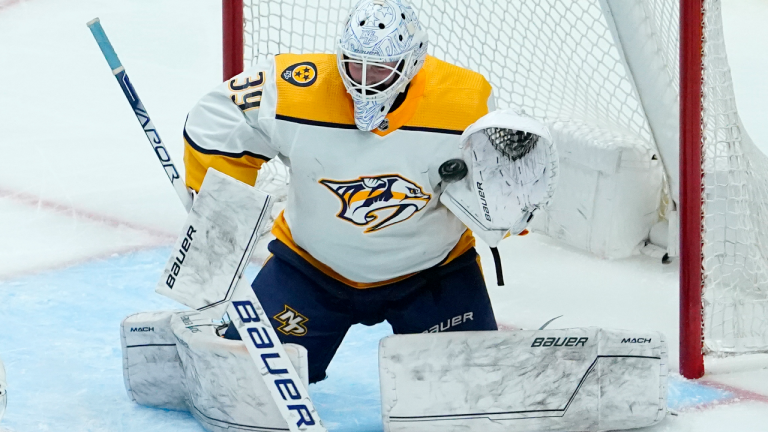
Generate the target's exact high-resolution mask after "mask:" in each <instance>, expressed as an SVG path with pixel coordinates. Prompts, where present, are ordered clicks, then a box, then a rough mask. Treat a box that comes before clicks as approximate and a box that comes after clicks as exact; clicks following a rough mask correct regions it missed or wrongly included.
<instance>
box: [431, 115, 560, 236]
mask: <svg viewBox="0 0 768 432" xmlns="http://www.w3.org/2000/svg"><path fill="white" fill-rule="evenodd" d="M460 149H461V153H462V159H461V161H463V162H464V164H466V167H467V169H466V175H465V176H463V178H460V179H459V177H462V176H461V175H455V174H454V175H449V174H448V173H447V172H443V171H445V170H442V169H441V177H442V179H443V181H444V182H446V183H449V184H448V186H447V187H446V188H445V192H444V193H443V194H442V195H441V197H440V202H442V203H443V204H444V205H445V206H446V207H448V209H449V210H451V212H452V213H453V214H454V215H456V217H458V218H459V219H460V220H461V221H462V222H464V224H465V225H467V227H469V229H471V230H472V231H473V232H474V233H475V234H476V235H477V236H478V237H480V238H481V239H482V240H483V241H484V242H486V243H487V244H488V245H489V246H491V247H492V248H493V247H496V245H498V243H499V242H500V241H501V239H503V238H504V237H505V236H506V235H507V233H512V234H519V233H520V232H522V231H523V230H524V229H525V227H526V226H527V225H528V222H530V220H531V219H532V218H533V215H534V213H535V212H536V211H537V210H539V209H541V208H543V207H545V206H546V205H547V204H549V202H550V201H551V200H552V196H553V195H554V191H555V185H556V183H557V172H558V159H557V151H556V149H555V145H554V143H553V142H552V137H551V136H550V133H549V130H548V129H547V127H546V126H545V125H544V124H543V123H541V122H539V121H537V120H535V119H533V118H531V117H528V116H525V115H522V114H518V113H517V112H515V111H513V110H499V111H494V112H491V113H489V114H487V115H485V116H483V117H482V118H481V119H480V120H478V121H477V122H475V123H474V124H472V125H470V126H469V127H468V128H467V129H466V130H465V131H464V133H463V134H462V135H461V145H460ZM446 164H450V165H453V167H447V166H446ZM446 164H444V166H445V167H446V168H448V170H447V171H449V172H452V173H456V172H459V173H460V172H461V171H463V170H462V169H461V167H460V166H459V167H457V166H456V165H462V164H461V163H460V162H458V161H448V162H446ZM451 168H452V169H451ZM451 181H453V182H451Z"/></svg>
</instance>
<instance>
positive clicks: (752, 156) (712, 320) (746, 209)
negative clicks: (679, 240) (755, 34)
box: [702, 0, 768, 352]
mask: <svg viewBox="0 0 768 432" xmlns="http://www.w3.org/2000/svg"><path fill="white" fill-rule="evenodd" d="M706 10H707V13H706V15H705V27H704V40H705V45H704V62H705V68H704V88H705V92H704V115H703V119H704V129H703V132H704V143H703V150H704V153H705V157H704V197H705V199H704V203H705V204H704V206H705V207H704V221H705V223H704V242H703V255H704V296H703V297H704V298H703V302H702V304H703V308H704V335H705V337H704V343H705V349H706V350H709V351H714V352H749V351H765V350H767V349H768V260H766V258H768V250H766V248H767V247H768V233H766V231H765V230H766V227H768V225H767V224H768V208H766V203H768V159H766V156H765V155H764V154H763V153H762V152H760V150H758V149H757V148H756V147H755V145H754V144H753V143H752V140H750V138H749V136H748V135H747V133H746V131H745V130H744V127H743V126H742V124H741V120H740V119H739V115H738V113H737V111H736V100H735V99H734V92H733V82H732V80H731V71H730V68H729V66H728V58H727V56H726V52H725V42H724V38H723V24H722V19H721V14H720V1H719V0H708V1H707V2H706Z"/></svg>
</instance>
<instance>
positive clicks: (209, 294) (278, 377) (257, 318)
mask: <svg viewBox="0 0 768 432" xmlns="http://www.w3.org/2000/svg"><path fill="white" fill-rule="evenodd" d="M88 28H90V30H91V33H93V36H94V38H96V42H98V44H99V47H100V48H101V52H102V53H103V54H104V57H105V58H106V59H107V63H109V66H110V68H112V73H113V74H114V75H115V78H117V81H118V83H119V84H120V87H121V88H122V89H123V93H125V96H126V98H127V99H128V102H129V103H130V104H131V107H132V108H133V111H134V114H136V118H137V119H138V120H139V123H141V125H142V127H143V128H144V132H145V133H146V135H147V138H148V139H149V141H150V143H151V144H152V147H153V148H154V150H155V154H156V155H157V158H158V159H159V160H160V162H161V164H162V165H163V168H164V169H165V172H166V174H167V175H168V178H169V180H171V184H173V187H174V189H176V193H177V194H178V195H179V198H180V199H181V202H182V204H184V207H185V208H186V209H187V211H188V212H189V216H188V218H187V222H186V224H185V227H184V230H183V231H182V232H183V234H182V236H181V238H179V240H178V242H177V245H176V246H177V247H176V248H175V250H179V251H182V253H183V258H182V259H181V261H178V260H176V259H175V257H174V256H171V260H170V261H169V263H168V265H167V266H166V271H165V272H164V273H163V276H164V277H163V279H162V280H161V283H160V285H161V287H162V285H163V282H166V283H167V277H168V276H169V275H172V276H174V277H177V278H178V279H176V281H177V282H176V283H175V284H171V285H170V286H169V288H170V291H172V292H173V294H174V295H173V296H169V295H168V294H167V293H164V292H161V291H158V292H160V293H161V294H164V295H166V296H169V297H171V298H173V299H174V300H176V301H179V302H181V303H183V304H185V305H187V306H189V307H191V308H193V309H198V310H205V309H208V308H209V307H210V306H212V304H210V299H211V298H213V299H224V301H226V300H229V298H231V300H232V301H231V303H230V304H229V305H228V309H227V310H228V311H229V315H230V317H232V318H233V319H232V325H234V326H235V328H236V329H237V331H238V333H240V337H241V339H242V340H243V343H244V344H245V346H246V348H247V350H248V353H249V354H250V356H251V358H252V359H253V361H254V363H255V366H256V368H257V370H258V371H259V373H260V375H261V377H262V379H263V380H264V382H265V383H266V384H267V387H268V388H269V391H270V395H271V396H272V399H273V400H274V402H275V404H276V405H277V408H278V410H279V411H280V414H281V416H282V417H283V419H284V420H285V421H286V423H287V425H288V428H289V430H290V431H291V432H327V431H326V429H325V428H324V427H323V425H322V422H321V421H320V417H319V416H318V414H317V411H316V410H315V407H314V404H313V403H312V400H311V399H310V397H309V393H308V392H307V389H306V388H305V387H304V385H303V384H302V382H301V380H300V378H299V375H298V373H297V372H296V369H295V368H294V367H293V364H292V363H291V361H290V360H289V359H288V355H287V354H286V352H285V349H284V348H283V346H282V344H281V343H280V340H279V339H278V338H277V334H276V333H275V330H274V328H273V327H272V325H271V323H270V322H269V317H268V316H267V315H266V313H265V312H264V309H263V308H262V306H261V304H260V303H259V300H258V298H256V295H255V294H254V292H253V290H251V288H250V285H249V284H248V283H246V282H244V280H243V278H242V274H243V270H244V269H245V266H244V265H237V266H235V270H234V275H230V277H231V278H232V279H231V280H232V281H233V283H237V286H241V285H242V286H241V288H239V289H238V288H235V289H234V290H232V288H234V287H233V286H231V285H230V286H229V287H226V286H223V285H221V284H218V283H206V284H201V285H198V286H192V288H197V289H196V290H195V289H193V290H184V289H182V287H181V286H179V285H180V284H182V283H183V282H181V281H182V276H181V275H182V271H183V270H185V271H187V272H189V271H191V270H192V268H190V266H191V265H192V264H191V263H193V262H195V260H194V259H192V257H191V255H192V254H193V253H195V252H196V251H199V249H198V247H199V246H200V240H197V241H196V240H195V239H194V238H193V237H192V234H193V233H194V232H196V231H197V229H200V230H201V232H207V231H208V230H203V229H202V227H203V226H205V224H206V223H208V224H210V223H211V221H212V220H213V218H203V217H201V214H204V213H205V210H206V209H207V208H210V206H209V205H206V195H207V193H206V192H204V189H205V183H206V182H207V181H209V179H208V177H211V178H210V181H216V179H217V178H218V179H219V181H220V182H222V181H223V182H224V183H227V182H230V184H234V185H235V186H232V187H233V188H234V189H229V190H230V191H232V190H236V189H240V190H242V188H243V187H244V188H246V189H248V192H247V193H245V195H242V196H241V197H247V195H249V194H253V193H254V192H255V193H257V194H262V195H263V197H264V201H263V202H262V203H260V208H261V210H262V211H261V215H260V216H259V217H258V218H257V220H256V221H253V225H255V227H253V230H252V233H253V234H255V235H257V236H258V233H259V232H260V227H261V224H262V223H263V221H264V219H265V217H264V215H265V214H267V213H268V212H269V210H270V208H271V199H270V197H269V195H268V194H266V193H263V192H258V191H255V190H253V188H251V187H250V186H245V185H244V184H243V185H242V186H237V183H239V182H237V181H235V180H234V179H232V178H231V177H228V176H222V175H221V174H219V176H216V175H213V176H209V175H206V181H205V182H204V185H203V188H201V190H200V195H199V196H198V199H197V200H195V208H194V209H193V208H192V205H193V202H192V197H191V196H190V194H189V192H188V191H187V189H186V187H185V185H184V182H183V180H182V179H181V176H180V175H179V172H178V170H176V167H175V166H174V165H173V161H171V157H170V155H169V154H168V151H167V150H166V149H165V147H164V146H163V142H162V140H161V139H160V135H159V134H158V133H157V130H156V129H155V127H154V125H153V124H152V121H151V120H150V118H149V115H148V114H147V111H146V109H144V105H143V104H142V103H141V100H140V99H139V96H138V94H137V93H136V90H135V89H134V88H133V86H132V85H131V82H130V80H129V79H128V75H126V73H125V68H124V67H123V66H122V64H121V63H120V60H119V59H118V58H117V54H116V53H115V50H114V48H113V47H112V44H111V43H110V42H109V39H108V38H107V35H106V33H105V32H104V29H103V28H102V27H101V23H100V21H99V19H98V18H96V19H94V20H92V21H90V22H89V23H88ZM209 174H210V172H209ZM227 179H228V180H227ZM214 189H216V190H217V191H220V192H221V191H223V190H224V189H225V188H223V187H222V188H214ZM222 193H223V192H222ZM251 200H254V198H253V197H252V198H251ZM256 201H258V199H256ZM238 204H244V203H243V201H238ZM238 207H239V208H240V210H241V211H242V210H243V206H242V205H238ZM235 213H236V212H234V211H233V212H229V216H230V217H232V216H234V215H235ZM192 223H194V224H195V226H196V227H197V229H195V227H193V226H192ZM225 225H226V226H227V227H229V226H232V225H237V223H236V222H235V223H233V224H225ZM207 228H210V229H211V230H216V229H224V228H223V227H220V226H208V227H207ZM213 237H214V239H213V240H216V238H217V236H213ZM251 240H253V241H249V242H248V244H247V245H245V247H244V250H243V251H242V252H243V255H242V256H235V258H236V259H238V260H239V263H240V264H242V263H244V262H248V261H249V260H250V255H251V253H252V252H253V247H254V245H255V244H256V241H257V240H258V239H257V238H256V239H251ZM193 242H194V243H193ZM193 244H194V245H195V246H193ZM203 253H204V252H203ZM203 261H205V260H203ZM185 262H187V263H188V264H187V265H186V266H183V267H182V265H183V264H184V263H185ZM193 273H194V272H193ZM204 273H205V274H206V275H208V276H210V275H209V273H210V272H204ZM193 279H194V280H196V281H197V282H200V279H204V278H202V276H200V275H199V274H198V275H196V277H194V278H193ZM235 281H237V282H235ZM209 282H211V281H209ZM188 285H194V284H188ZM222 286H223V287H224V288H225V290H224V291H226V292H224V293H220V292H217V291H220V290H219V288H221V287H222ZM174 288H175V289H174ZM187 288H190V286H188V287H187ZM218 303H221V302H214V304H218Z"/></svg>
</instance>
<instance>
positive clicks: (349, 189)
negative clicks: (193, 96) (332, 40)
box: [122, 0, 667, 432]
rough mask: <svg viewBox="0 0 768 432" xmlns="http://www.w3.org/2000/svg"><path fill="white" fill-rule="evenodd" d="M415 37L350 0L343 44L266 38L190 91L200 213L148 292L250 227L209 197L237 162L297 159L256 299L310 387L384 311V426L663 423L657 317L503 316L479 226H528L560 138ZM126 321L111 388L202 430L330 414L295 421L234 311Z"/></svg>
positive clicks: (401, 18) (379, 0)
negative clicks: (117, 379)
mask: <svg viewBox="0 0 768 432" xmlns="http://www.w3.org/2000/svg"><path fill="white" fill-rule="evenodd" d="M428 48H429V40H428V36H427V31H426V29H425V27H424V26H423V25H422V24H421V23H420V22H419V20H418V18H417V12H416V11H415V10H414V9H413V8H412V7H411V6H410V5H408V4H407V3H406V2H405V0H361V1H359V2H358V3H357V4H356V5H355V6H354V7H353V9H352V10H351V12H350V14H349V18H348V19H347V20H346V22H345V23H344V26H343V30H342V33H341V35H340V36H339V39H338V46H337V52H336V54H290V53H287V54H280V55H277V56H275V57H274V58H271V59H268V60H264V61H261V62H258V63H257V64H255V65H254V66H252V67H251V68H249V69H248V70H246V71H245V72H243V73H241V74H240V75H237V76H235V77H234V78H232V79H231V80H229V81H227V82H225V83H223V84H221V85H219V86H218V87H216V88H215V89H214V90H213V91H212V92H210V93H209V94H207V95H205V96H203V98H202V99H201V100H200V101H199V102H198V104H197V105H195V106H194V107H193V108H192V110H191V111H190V113H189V116H188V118H187V122H186V126H185V129H184V139H185V158H184V161H185V165H186V174H187V175H186V182H187V185H188V187H190V188H191V189H193V190H195V191H197V192H199V194H198V195H197V198H196V199H195V204H194V206H193V210H192V212H191V214H190V217H193V216H194V215H196V216H195V217H201V218H203V217H202V216H201V215H207V216H205V217H204V218H203V219H204V220H206V221H208V223H211V226H212V227H213V228H211V230H206V229H204V228H202V227H201V226H199V225H198V226H197V227H196V228H195V230H196V231H194V232H193V233H192V235H191V236H190V231H189V229H188V228H187V227H185V229H184V232H183V235H182V238H180V239H179V243H178V244H177V246H178V248H179V251H180V252H181V253H180V254H176V255H178V256H174V257H172V259H171V261H173V263H172V264H171V266H170V267H169V270H167V271H166V273H165V274H164V277H165V278H164V279H163V281H161V284H165V285H166V286H165V287H164V288H163V287H161V288H162V289H164V290H166V291H169V292H170V291H174V290H181V289H183V288H182V287H181V285H183V284H184V283H187V282H183V281H184V280H190V281H191V280H192V279H193V278H192V277H191V276H190V277H189V278H187V279H184V278H183V277H182V276H183V275H182V272H183V271H192V270H190V269H194V275H195V277H196V278H198V279H200V278H205V277H207V276H206V275H207V274H208V273H211V272H215V271H218V270H219V269H220V268H222V267H226V266H223V265H221V264H217V263H219V262H222V260H224V258H225V257H226V256H227V254H228V253H230V252H227V247H223V246H222V245H224V246H226V245H228V244H230V243H227V242H228V241H229V242H232V241H233V240H232V239H240V238H246V240H247V237H248V236H247V235H245V236H243V235H240V234H237V235H234V234H232V233H233V232H234V231H231V230H230V231H227V230H229V229H230V228H229V227H230V226H235V225H237V224H238V223H239V222H238V221H239V220H242V219H243V218H245V217H246V216H247V214H246V213H253V211H252V210H247V209H245V208H244V207H243V206H239V205H226V206H225V205H223V204H216V202H219V201H224V199H223V197H225V196H226V189H227V187H229V186H227V185H228V184H232V183H233V182H234V180H232V179H236V180H238V181H239V182H235V183H240V182H242V183H245V184H249V185H253V184H254V183H255V180H256V176H257V174H258V171H259V168H260V167H261V165H262V164H263V163H265V162H266V161H268V160H269V159H271V158H275V157H278V158H280V159H281V161H283V162H284V163H285V164H286V165H287V166H289V167H290V171H291V180H290V185H289V190H288V198H287V202H286V205H285V210H284V211H283V212H282V213H281V214H280V215H279V216H278V217H277V218H276V221H275V223H274V227H273V229H272V233H273V234H274V236H275V238H276V239H275V240H273V241H272V242H271V243H270V244H269V251H270V252H271V253H272V256H271V257H270V259H269V260H268V261H267V262H266V263H265V264H264V266H263V268H262V269H261V270H260V271H259V273H258V275H257V276H256V278H255V279H254V280H253V283H252V285H251V287H252V290H253V293H249V295H252V294H255V296H256V297H257V298H258V302H260V303H261V308H263V310H261V311H260V312H259V313H262V312H263V313H264V314H265V316H266V317H268V319H265V321H269V323H270V324H271V325H272V327H273V328H274V330H275V333H274V334H276V336H277V337H278V338H279V341H280V342H281V343H282V344H284V345H283V346H284V348H285V352H286V353H287V356H288V357H290V359H291V361H292V364H293V366H294V367H295V370H296V372H297V373H298V376H300V377H301V381H303V385H304V386H306V385H308V384H309V383H314V382H317V381H320V380H323V379H325V377H326V368H327V367H328V364H329V363H330V361H331V359H332V358H333V356H334V354H335V352H336V350H337V348H338V347H339V345H340V344H341V341H342V339H343V338H344V335H345V334H346V332H347V330H348V329H349V328H350V326H352V325H353V324H364V325H373V324H376V323H379V322H382V321H384V320H386V321H388V322H389V323H390V324H391V325H392V328H393V330H394V333H395V335H394V336H391V337H388V338H385V339H384V340H382V341H381V343H380V349H379V368H380V378H381V399H382V415H383V422H384V430H386V431H419V432H424V431H441V432H445V431H452V430H456V431H459V430H461V431H468V430H477V431H545V430H546V431H599V430H615V429H629V428H636V427H642V426H648V425H651V424H653V423H655V422H658V421H659V420H661V419H662V418H663V417H664V415H665V414H666V400H665V398H666V373H667V371H666V348H665V342H664V339H663V335H661V334H658V333H652V332H633V331H620V330H609V329H599V328H574V329H563V330H537V331H504V332H499V331H496V330H497V325H496V320H495V317H494V313H493V309H492V306H491V302H490V300H489V297H488V293H487V289H486V283H485V279H484V277H483V273H482V271H481V268H480V263H479V258H478V255H477V253H476V251H475V248H474V246H475V240H474V238H475V237H474V236H477V237H479V238H480V239H482V240H483V241H484V242H485V243H486V244H488V245H490V246H491V247H495V246H496V245H497V244H498V243H499V242H500V241H501V240H502V239H503V238H504V237H505V236H507V235H509V234H512V235H514V234H518V233H520V232H522V231H523V230H524V229H525V228H526V225H527V223H528V222H529V221H530V220H531V218H533V217H534V216H535V215H536V212H537V211H538V210H539V209H541V208H542V207H544V206H546V204H547V203H548V202H549V201H550V199H551V198H552V196H553V194H554V193H555V187H556V180H557V171H558V165H557V163H558V158H557V153H556V151H555V147H554V142H553V140H552V137H551V135H550V133H549V131H548V129H547V127H546V126H545V125H544V124H542V123H541V122H539V121H537V120H535V119H533V118H531V117H528V116H527V115H525V114H523V113H518V112H516V111H514V110H496V109H495V106H494V100H493V96H492V89H491V86H490V84H489V83H488V82H487V81H486V79H485V78H484V77H483V76H482V75H480V74H478V73H476V72H473V71H470V70H467V69H463V68H461V67H458V66H456V65H452V64H449V63H446V62H443V61H441V60H439V59H437V58H435V57H432V56H430V55H428V54H427V51H428ZM209 169H210V170H209ZM214 170H215V171H214ZM216 171H218V172H219V173H223V174H225V175H221V174H219V173H215V172H216ZM212 173H215V174H214V176H216V177H215V179H219V180H216V182H217V183H215V184H214V183H212V182H214V180H215V179H214V177H212ZM206 174H208V175H207V176H206ZM227 179H229V180H227ZM204 180H205V184H204ZM209 182H211V183H210V184H209ZM242 183H240V184H242ZM232 187H235V186H232ZM250 189H253V188H250ZM206 200H208V201H206ZM217 200H219V201H217ZM211 203H213V204H211ZM255 208H256V210H259V209H261V210H264V208H265V207H263V206H262V207H255ZM206 212H208V213H206ZM206 218H207V219H206ZM203 219H201V220H203ZM224 221H226V223H225V222H224ZM189 226H190V227H191V226H192V225H189ZM214 228H215V229H214ZM216 230H218V231H216ZM214 231H215V232H217V233H218V234H217V235H212V234H210V233H212V232H214ZM227 233H229V234H227ZM216 245H218V246H220V247H218V246H216ZM249 247H252V245H251V246H249ZM196 248H197V249H196ZM201 248H204V249H206V250H202V249H201ZM246 249H247V247H246ZM211 250H216V251H217V252H215V253H213V252H211ZM244 250H245V249H244ZM196 251H197V252H196ZM195 253H198V254H204V255H205V256H206V257H208V258H210V259H208V260H207V261H206V260H198V261H194V260H193V258H192V256H193V255H194V254H195ZM495 255H497V254H496V253H495ZM238 257H239V255H238ZM171 261H169V263H170V262H171ZM203 262H204V263H207V264H194V263H203ZM174 263H175V265H176V267H173V264H174ZM496 264H497V266H498V265H499V262H497V263H496ZM198 265H199V266H198ZM206 265H207V266H208V267H205V266H206ZM195 266H198V267H195ZM239 271H242V269H240V270H239ZM190 274H192V273H190ZM180 275H181V276H180ZM497 275H499V276H500V275H501V271H500V268H497ZM169 276H170V277H171V279H172V280H173V283H171V284H170V285H168V284H169V282H168V281H170V280H171V279H169V278H168V277H169ZM198 282H199V281H198ZM190 283H191V282H190ZM245 286H246V287H247V285H245ZM246 289H247V288H246ZM159 291H161V290H160V289H159ZM198 309H199V308H198ZM256 309H259V308H258V307H257V308H256ZM220 316H221V315H219V317H220ZM254 316H255V315H254ZM230 318H232V314H231V313H230ZM241 318H242V316H241ZM254 320H256V319H255V318H254ZM122 334H123V353H124V364H125V384H126V387H127V389H128V393H129V395H130V396H131V398H132V399H134V400H135V401H137V402H138V403H141V404H144V405H150V406H157V407H163V408H171V409H183V410H189V411H191V412H192V413H193V415H195V417H196V418H197V419H198V420H200V421H201V423H202V424H203V425H204V427H205V428H206V429H208V430H211V431H224V430H254V431H265V430H288V428H289V429H290V430H323V429H316V427H322V426H320V423H319V421H318V422H314V420H311V421H310V420H309V419H307V418H305V419H304V422H303V423H301V422H300V423H299V424H290V422H288V424H287V422H286V420H285V419H284V416H283V414H282V413H283V411H281V410H280V409H278V408H279V407H278V405H279V403H280V401H279V399H278V398H275V395H276V394H277V395H278V396H280V395H282V398H283V399H285V400H289V399H290V398H291V394H292V393H291V392H290V391H289V392H288V396H286V393H285V392H283V390H285V389H288V387H286V386H283V387H279V385H278V387H279V390H280V392H279V393H274V388H271V387H269V385H268V384H267V383H268V382H270V381H268V380H266V378H264V379H263V378H262V374H278V375H279V373H278V372H279V371H276V369H275V367H274V365H272V366H270V363H269V362H268V361H267V360H264V359H265V358H266V357H263V356H262V360H264V364H262V365H261V366H259V365H258V364H257V363H258V362H257V363H254V359H256V358H257V357H253V358H252V357H251V355H249V351H248V350H250V349H252V347H251V345H248V344H250V343H251V342H250V341H246V343H243V342H241V341H240V340H239V339H240V335H241V334H244V333H242V329H241V328H237V327H236V326H235V325H234V322H233V324H231V325H229V327H228V328H227V327H226V323H225V325H219V326H217V325H215V324H212V323H211V315H210V314H208V313H207V312H206V311H195V310H191V311H183V312H179V311H175V312H172V311H168V312H145V313H139V314H135V315H132V316H130V317H128V318H126V320H125V321H124V322H123V327H122ZM245 334H247V333H245ZM265 334H266V333H265ZM251 337H253V334H251ZM245 339H248V338H247V337H246V338H245ZM261 342H264V340H263V339H262V340H261ZM270 343H272V342H270ZM256 345H259V342H258V341H257V342H256ZM262 345H263V344H262ZM246 346H247V347H248V350H247V349H246ZM259 371H266V372H262V373H260V372H259ZM278 381H279V380H278ZM271 382H273V383H274V382H277V381H271ZM291 385H292V386H293V387H290V388H291V389H294V390H296V392H298V391H299V390H298V389H299V387H300V385H301V383H299V384H297V385H295V386H294V385H293V384H291ZM296 394H298V393H296ZM273 398H275V399H274V400H273ZM308 415H309V414H308Z"/></svg>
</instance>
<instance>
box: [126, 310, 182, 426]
mask: <svg viewBox="0 0 768 432" xmlns="http://www.w3.org/2000/svg"><path fill="white" fill-rule="evenodd" d="M177 313H179V311H160V312H141V313H137V314H133V315H130V316H128V317H126V318H125V319H124V320H123V323H122V326H121V327H120V338H121V339H122V346H123V379H124V381H125V389H126V391H127V392H128V397H130V398H131V400H132V401H134V402H136V403H138V404H141V405H146V406H151V407H157V408H165V409H173V410H182V411H186V410H187V392H186V389H185V387H184V370H183V369H182V366H181V360H180V359H179V354H178V353H177V351H176V337H175V336H174V335H173V331H171V317H172V316H173V315H174V314H177Z"/></svg>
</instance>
